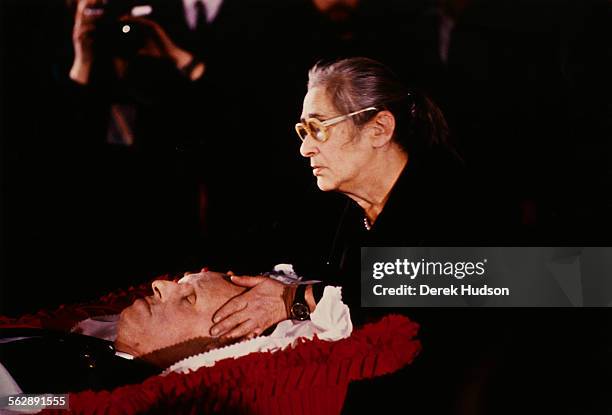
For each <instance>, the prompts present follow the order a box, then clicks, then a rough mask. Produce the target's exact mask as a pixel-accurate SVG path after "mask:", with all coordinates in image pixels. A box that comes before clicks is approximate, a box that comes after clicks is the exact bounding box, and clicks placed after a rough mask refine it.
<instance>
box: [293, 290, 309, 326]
mask: <svg viewBox="0 0 612 415" xmlns="http://www.w3.org/2000/svg"><path fill="white" fill-rule="evenodd" d="M307 286H308V285H307V284H300V285H298V286H297V288H296V290H295V297H293V304H292V305H291V319H292V320H298V321H304V320H308V319H309V318H310V308H308V304H306V287H307Z"/></svg>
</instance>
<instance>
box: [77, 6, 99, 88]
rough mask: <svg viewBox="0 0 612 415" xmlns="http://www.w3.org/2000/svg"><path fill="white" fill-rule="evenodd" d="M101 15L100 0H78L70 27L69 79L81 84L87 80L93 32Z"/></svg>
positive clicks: (92, 55)
mask: <svg viewBox="0 0 612 415" xmlns="http://www.w3.org/2000/svg"><path fill="white" fill-rule="evenodd" d="M102 15H103V1H102V0H79V2H78V4H77V9H76V14H75V19H74V26H73V28H72V45H73V47H74V60H73V62H72V67H71V69H70V79H72V80H73V81H75V82H78V83H80V84H83V85H85V84H87V83H88V82H89V75H90V72H91V66H92V63H93V60H94V35H93V34H94V32H95V30H96V25H97V23H98V21H99V20H100V18H101V17H102Z"/></svg>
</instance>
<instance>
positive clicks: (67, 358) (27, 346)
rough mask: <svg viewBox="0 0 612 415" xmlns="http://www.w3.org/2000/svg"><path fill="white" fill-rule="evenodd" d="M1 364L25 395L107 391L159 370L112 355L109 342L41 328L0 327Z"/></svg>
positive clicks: (111, 347) (138, 381) (112, 351)
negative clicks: (7, 340) (9, 339)
mask: <svg viewBox="0 0 612 415" xmlns="http://www.w3.org/2000/svg"><path fill="white" fill-rule="evenodd" d="M22 336H23V337H27V338H25V339H21V340H16V341H12V342H8V343H0V362H2V365H3V366H4V367H5V368H6V369H7V370H8V371H9V373H10V374H11V376H12V377H13V378H14V379H15V381H16V382H17V384H18V385H19V387H20V388H21V389H22V391H23V392H24V393H66V392H78V391H83V390H89V389H91V390H110V389H113V388H115V387H118V386H121V385H126V384H130V383H140V382H142V381H143V380H145V379H146V378H148V377H149V376H152V375H155V374H157V373H159V372H160V371H159V369H157V368H154V367H152V366H149V365H147V364H145V363H143V362H141V361H138V360H128V359H124V358H122V357H118V356H116V355H115V349H114V347H113V344H112V342H108V341H106V340H101V339H97V338H95V337H91V336H83V335H80V334H73V333H64V332H57V331H51V330H43V329H2V330H0V338H12V337H22Z"/></svg>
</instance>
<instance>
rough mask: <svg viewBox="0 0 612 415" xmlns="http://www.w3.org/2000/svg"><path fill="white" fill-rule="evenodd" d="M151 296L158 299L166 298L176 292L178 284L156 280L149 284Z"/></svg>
mask: <svg viewBox="0 0 612 415" xmlns="http://www.w3.org/2000/svg"><path fill="white" fill-rule="evenodd" d="M151 287H152V288H153V296H154V297H156V298H157V299H158V300H160V301H166V300H168V299H169V298H170V297H171V296H172V294H173V293H175V292H176V289H177V288H178V284H177V283H175V282H173V281H164V280H156V281H153V283H152V284H151Z"/></svg>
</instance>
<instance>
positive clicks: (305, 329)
mask: <svg viewBox="0 0 612 415" xmlns="http://www.w3.org/2000/svg"><path fill="white" fill-rule="evenodd" d="M341 290H342V289H341V288H340V287H332V286H327V287H325V290H324V292H323V297H322V298H321V300H320V301H319V303H318V304H317V308H316V309H315V311H314V312H313V313H312V314H311V315H310V320H306V321H293V320H285V321H283V322H281V323H279V324H278V325H277V326H276V329H275V330H274V331H273V332H272V334H270V335H269V336H261V337H256V338H254V339H252V340H247V341H244V342H241V343H236V344H233V345H230V346H226V347H222V348H219V349H214V350H210V351H208V352H205V353H202V354H199V355H196V356H191V357H188V358H187V359H184V360H181V361H179V362H177V363H175V364H174V365H172V366H170V367H169V368H168V369H166V370H165V371H164V373H169V372H183V373H184V372H189V371H190V370H195V369H198V368H200V367H202V366H214V364H215V363H216V362H218V361H219V360H223V359H227V358H230V357H233V358H237V357H241V356H246V355H247V354H250V353H254V352H277V351H279V350H283V349H285V348H286V347H288V346H291V345H293V344H295V343H296V341H297V340H298V339H299V338H306V339H309V340H312V338H313V337H314V335H315V334H316V335H317V337H318V338H320V339H322V340H327V341H336V340H340V339H344V338H347V337H349V336H350V335H351V333H352V331H353V324H352V322H351V314H350V311H349V308H348V306H347V305H346V304H344V303H343V302H342V291H341Z"/></svg>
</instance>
